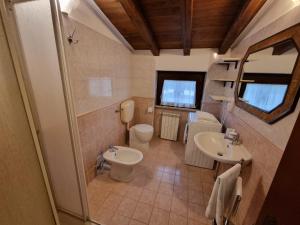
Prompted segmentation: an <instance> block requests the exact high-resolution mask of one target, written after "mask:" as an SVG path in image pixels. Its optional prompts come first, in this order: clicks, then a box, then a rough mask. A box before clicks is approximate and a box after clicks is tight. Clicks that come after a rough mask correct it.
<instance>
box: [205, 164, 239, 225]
mask: <svg viewBox="0 0 300 225" xmlns="http://www.w3.org/2000/svg"><path fill="white" fill-rule="evenodd" d="M240 172H241V164H236V165H234V166H233V167H231V168H230V169H229V170H227V171H225V172H224V173H222V174H221V175H219V176H218V177H217V180H216V182H215V184H214V187H213V191H212V194H211V196H210V199H209V202H208V205H207V208H206V211H205V215H206V217H208V218H209V219H214V218H215V219H216V222H217V225H223V216H224V213H225V210H226V208H227V207H228V206H229V204H230V200H231V199H232V194H233V191H234V189H235V185H236V182H237V178H238V177H239V175H240Z"/></svg>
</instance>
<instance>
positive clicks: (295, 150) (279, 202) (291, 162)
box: [256, 116, 300, 225]
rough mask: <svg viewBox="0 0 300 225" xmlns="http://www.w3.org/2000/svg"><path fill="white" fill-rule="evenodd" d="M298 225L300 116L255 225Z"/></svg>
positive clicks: (299, 206)
mask: <svg viewBox="0 0 300 225" xmlns="http://www.w3.org/2000/svg"><path fill="white" fill-rule="evenodd" d="M299 224H300V116H298V119H297V121H296V124H295V126H294V129H293V132H292V134H291V137H290V140H289V142H288V144H287V147H286V149H285V152H284V154H283V157H282V159H281V161H280V164H279V167H278V169H277V172H276V175H275V178H274V180H273V182H272V185H271V188H270V191H269V193H268V195H267V198H266V201H265V203H264V205H263V209H262V211H261V213H260V216H259V219H258V221H257V223H256V225H299Z"/></svg>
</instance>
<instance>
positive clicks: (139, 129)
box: [121, 100, 154, 151]
mask: <svg viewBox="0 0 300 225" xmlns="http://www.w3.org/2000/svg"><path fill="white" fill-rule="evenodd" d="M133 114H134V101H133V100H127V101H125V102H123V103H122V104H121V120H122V121H123V122H124V123H127V124H128V123H129V122H130V121H131V120H132V119H133ZM153 131H154V129H153V126H151V125H149V124H136V125H134V126H132V127H131V128H130V129H129V146H130V147H131V148H135V149H139V150H141V151H147V150H148V149H149V143H150V141H151V139H152V136H153Z"/></svg>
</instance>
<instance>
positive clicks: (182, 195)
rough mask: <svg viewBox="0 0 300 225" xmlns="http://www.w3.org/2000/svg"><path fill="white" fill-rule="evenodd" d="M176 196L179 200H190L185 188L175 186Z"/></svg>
mask: <svg viewBox="0 0 300 225" xmlns="http://www.w3.org/2000/svg"><path fill="white" fill-rule="evenodd" d="M174 196H176V198H178V199H181V200H184V201H187V200H188V190H187V189H186V188H183V187H178V186H175V187H174Z"/></svg>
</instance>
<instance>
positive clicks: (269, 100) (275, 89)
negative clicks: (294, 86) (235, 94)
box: [243, 83, 288, 112]
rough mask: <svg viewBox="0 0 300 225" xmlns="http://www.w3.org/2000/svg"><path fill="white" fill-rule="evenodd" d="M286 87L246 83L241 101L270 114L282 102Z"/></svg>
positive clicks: (284, 85) (283, 85)
mask: <svg viewBox="0 0 300 225" xmlns="http://www.w3.org/2000/svg"><path fill="white" fill-rule="evenodd" d="M287 87H288V85H286V84H251V83H248V84H247V85H246V89H245V92H244V94H243V101H245V102H247V103H248V104H250V105H253V106H255V107H257V108H260V109H262V110H264V111H267V112H270V111H272V110H273V109H275V108H276V107H278V105H280V104H281V103H282V102H283V100H284V96H285V93H286V91H287Z"/></svg>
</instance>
